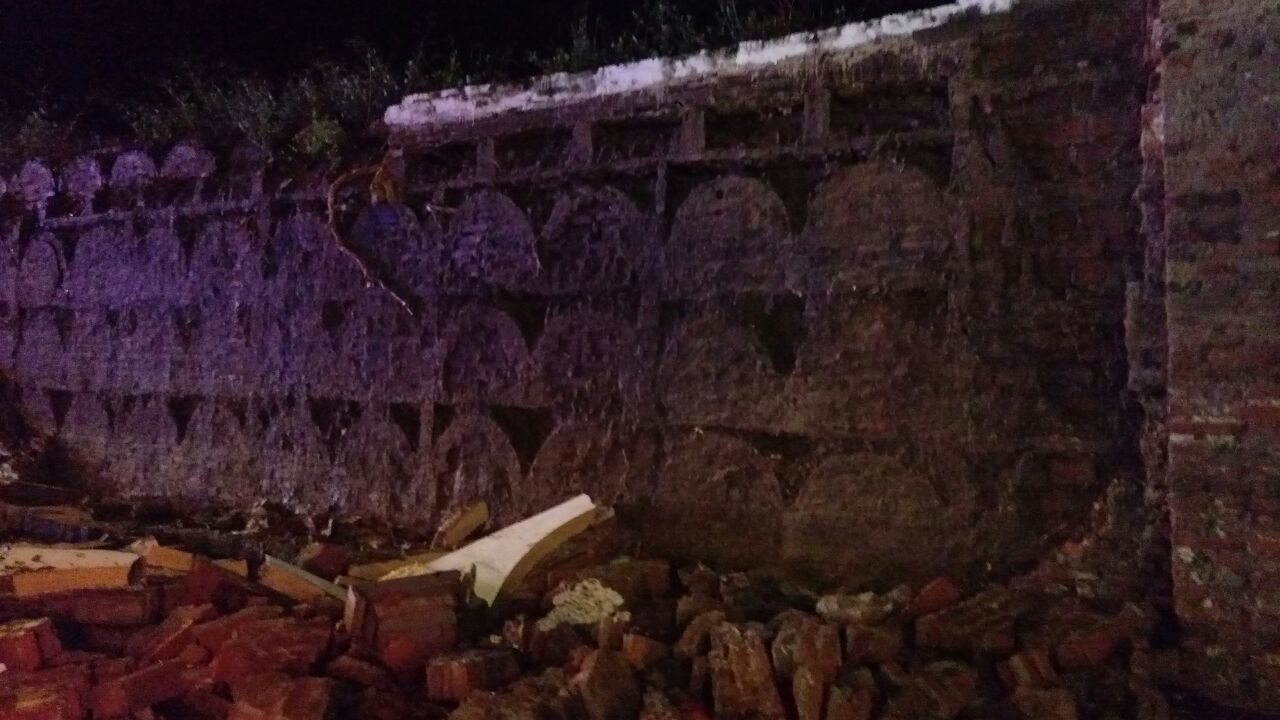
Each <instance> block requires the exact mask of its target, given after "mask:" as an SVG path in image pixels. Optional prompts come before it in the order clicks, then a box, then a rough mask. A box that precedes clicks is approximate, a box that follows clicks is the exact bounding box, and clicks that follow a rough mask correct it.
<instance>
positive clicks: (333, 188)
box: [327, 163, 415, 317]
mask: <svg viewBox="0 0 1280 720" xmlns="http://www.w3.org/2000/svg"><path fill="white" fill-rule="evenodd" d="M381 169H382V164H381V163H379V164H377V165H369V166H367V167H359V168H355V169H352V170H348V171H346V172H344V173H342V174H341V175H339V176H338V178H337V179H336V180H334V181H333V183H332V184H330V185H329V194H328V198H327V201H328V208H327V209H328V223H329V232H330V233H332V234H333V241H334V243H335V244H337V246H338V249H339V250H341V251H342V252H344V253H346V254H347V256H348V257H350V258H351V259H352V260H354V261H355V263H356V265H357V266H358V267H359V268H360V272H361V273H362V274H363V275H364V280H365V284H366V285H376V286H377V287H379V288H381V289H382V291H383V292H385V293H387V294H388V295H390V296H391V297H392V298H394V299H395V301H396V302H397V303H399V305H400V307H401V308H403V309H404V311H405V312H406V313H408V314H409V316H410V317H413V316H414V315H415V313H414V312H413V304H412V303H411V302H410V301H409V299H408V298H406V297H404V296H403V295H401V294H400V293H399V292H397V291H396V290H395V288H392V287H391V286H390V285H388V284H387V283H386V282H385V281H384V280H383V279H382V278H381V277H378V274H377V273H376V272H375V271H374V269H373V268H370V267H369V265H368V264H367V263H366V262H365V260H364V258H362V257H361V256H360V254H359V253H358V252H356V250H355V249H354V248H352V247H351V245H349V244H348V243H347V241H346V240H345V239H343V237H342V233H341V232H339V231H338V193H339V192H340V191H341V190H342V188H344V187H346V186H347V185H349V184H351V183H353V182H355V181H356V180H359V179H361V178H364V177H369V178H374V177H376V176H377V175H378V173H379V171H380V170H381Z"/></svg>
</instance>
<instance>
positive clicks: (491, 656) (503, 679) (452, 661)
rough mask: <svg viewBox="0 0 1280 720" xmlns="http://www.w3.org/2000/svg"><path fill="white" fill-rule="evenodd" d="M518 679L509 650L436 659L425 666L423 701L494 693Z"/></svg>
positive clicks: (458, 699) (514, 657)
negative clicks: (479, 691)
mask: <svg viewBox="0 0 1280 720" xmlns="http://www.w3.org/2000/svg"><path fill="white" fill-rule="evenodd" d="M519 675H520V664H519V663H518V662H517V661H516V656H515V654H514V653H512V652H511V651H510V650H486V649H476V650H465V651H463V652H459V653H449V654H446V655H439V656H437V657H434V658H432V659H431V660H430V661H429V662H428V663H427V668H426V688H427V698H428V699H430V700H433V701H436V702H454V701H460V700H465V699H467V698H468V697H470V696H471V694H472V693H473V692H476V691H477V690H495V689H497V688H499V687H501V686H503V685H505V684H507V683H509V682H511V681H512V680H515V679H516V678H517V677H519Z"/></svg>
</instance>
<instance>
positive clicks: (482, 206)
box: [445, 190, 538, 289]
mask: <svg viewBox="0 0 1280 720" xmlns="http://www.w3.org/2000/svg"><path fill="white" fill-rule="evenodd" d="M535 246H536V238H535V236H534V232H533V227H532V225H530V223H529V218H528V216H527V215H525V213H524V211H523V210H521V209H520V208H519V207H517V206H516V204H515V202H513V201H512V200H511V198H509V197H507V196H506V195H503V194H502V193H500V192H497V191H496V190H481V191H479V192H477V193H475V194H474V195H471V196H470V197H468V198H467V199H466V200H465V201H464V202H463V203H462V205H461V206H459V207H458V210H457V212H456V213H455V215H454V217H453V220H452V222H451V223H450V225H449V232H448V235H447V236H446V239H445V254H446V257H445V267H446V269H447V270H446V284H447V285H448V286H449V287H454V288H457V287H469V286H472V285H477V284H478V285H484V286H490V287H499V288H506V289H520V288H522V287H524V286H527V285H529V284H531V283H532V282H533V280H534V278H535V277H536V276H537V274H538V255H537V251H536V247H535Z"/></svg>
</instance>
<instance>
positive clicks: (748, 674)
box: [707, 623, 787, 720]
mask: <svg viewBox="0 0 1280 720" xmlns="http://www.w3.org/2000/svg"><path fill="white" fill-rule="evenodd" d="M707 662H708V664H709V667H710V671H711V694H712V698H713V700H714V701H715V710H716V717H717V718H718V719H722V720H746V719H747V718H752V719H753V720H774V719H777V720H783V719H784V718H786V716H787V715H786V712H785V711H784V710H783V707H782V698H781V696H780V695H779V693H778V686H777V685H776V684H774V680H773V667H772V665H771V664H770V662H769V653H768V651H767V650H765V646H764V641H762V640H761V639H760V636H758V635H756V634H755V633H753V632H750V631H747V632H743V631H742V630H740V629H738V628H737V627H736V626H734V625H731V624H729V623H723V624H721V625H720V626H719V627H717V628H716V629H715V630H714V631H713V632H712V633H711V651H710V652H709V653H708V654H707Z"/></svg>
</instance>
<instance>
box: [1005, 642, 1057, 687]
mask: <svg viewBox="0 0 1280 720" xmlns="http://www.w3.org/2000/svg"><path fill="white" fill-rule="evenodd" d="M997 671H998V673H999V675H1000V681H1001V682H1003V683H1004V684H1005V687H1007V688H1009V689H1010V690H1013V689H1015V688H1019V687H1030V688H1047V687H1053V686H1054V685H1057V684H1058V673H1057V672H1056V671H1055V670H1054V669H1053V661H1052V660H1051V659H1050V658H1049V653H1048V652H1046V651H1044V650H1042V649H1039V648H1031V649H1029V650H1024V651H1022V652H1020V653H1017V654H1016V655H1013V656H1010V657H1009V659H1008V660H1005V661H1004V662H1002V663H1000V664H999V665H998V666H997Z"/></svg>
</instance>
